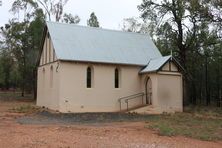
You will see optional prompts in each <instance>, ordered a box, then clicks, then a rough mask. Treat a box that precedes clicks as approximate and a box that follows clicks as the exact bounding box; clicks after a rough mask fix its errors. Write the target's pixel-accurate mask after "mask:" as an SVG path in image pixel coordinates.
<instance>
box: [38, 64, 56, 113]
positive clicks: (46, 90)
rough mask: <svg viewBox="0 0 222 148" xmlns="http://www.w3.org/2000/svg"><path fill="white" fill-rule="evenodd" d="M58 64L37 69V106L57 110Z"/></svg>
mask: <svg viewBox="0 0 222 148" xmlns="http://www.w3.org/2000/svg"><path fill="white" fill-rule="evenodd" d="M58 64H59V62H53V63H51V64H46V65H44V66H41V67H39V68H38V78H37V106H44V107H47V108H50V109H53V110H59V98H60V97H59V95H60V94H59V91H60V73H59V72H57V71H56V69H57V67H58ZM51 68H52V69H51ZM44 71H45V72H44ZM51 76H53V77H52V79H51ZM51 80H52V82H50V81H51Z"/></svg>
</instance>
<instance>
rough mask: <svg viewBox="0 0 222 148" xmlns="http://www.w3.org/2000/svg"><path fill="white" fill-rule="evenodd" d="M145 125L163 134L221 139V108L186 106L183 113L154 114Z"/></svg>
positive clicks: (213, 139)
mask: <svg viewBox="0 0 222 148" xmlns="http://www.w3.org/2000/svg"><path fill="white" fill-rule="evenodd" d="M146 127H147V128H150V129H154V130H156V131H157V132H158V134H159V135H163V136H174V135H181V136H187V137H192V138H196V139H201V140H208V141H217V140H222V108H211V107H188V108H186V109H185V112H184V113H176V114H168V115H159V116H154V117H153V118H152V119H151V120H149V121H147V126H146Z"/></svg>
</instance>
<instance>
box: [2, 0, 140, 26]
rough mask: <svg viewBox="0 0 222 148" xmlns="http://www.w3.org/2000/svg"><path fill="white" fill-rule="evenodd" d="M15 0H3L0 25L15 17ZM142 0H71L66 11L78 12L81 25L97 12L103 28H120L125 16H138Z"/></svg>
mask: <svg viewBox="0 0 222 148" xmlns="http://www.w3.org/2000/svg"><path fill="white" fill-rule="evenodd" d="M13 1H14V0H2V6H0V26H2V25H4V24H5V23H7V22H8V20H9V19H10V18H12V17H13V15H12V14H11V12H9V9H10V8H11V5H12V2H13ZM141 2H142V0H69V2H68V3H67V4H66V6H65V8H64V9H65V10H64V11H65V12H67V13H72V14H73V15H75V14H77V15H79V17H80V18H81V22H80V24H81V25H86V21H87V19H88V18H89V15H90V13H91V12H95V14H96V16H97V17H98V20H99V22H100V26H101V27H102V28H109V29H120V27H119V25H120V24H121V22H122V20H123V19H124V18H128V17H138V16H139V14H140V13H139V11H138V9H137V6H138V5H139V4H141Z"/></svg>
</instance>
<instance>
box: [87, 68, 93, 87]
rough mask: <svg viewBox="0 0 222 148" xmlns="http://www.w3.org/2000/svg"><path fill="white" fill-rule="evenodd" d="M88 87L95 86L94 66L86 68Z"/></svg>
mask: <svg viewBox="0 0 222 148" xmlns="http://www.w3.org/2000/svg"><path fill="white" fill-rule="evenodd" d="M86 88H87V89H90V88H93V67H92V66H88V67H87V69H86Z"/></svg>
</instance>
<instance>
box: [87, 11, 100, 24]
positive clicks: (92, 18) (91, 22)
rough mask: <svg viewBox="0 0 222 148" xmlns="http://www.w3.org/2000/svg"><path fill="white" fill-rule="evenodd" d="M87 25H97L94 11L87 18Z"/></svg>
mask: <svg viewBox="0 0 222 148" xmlns="http://www.w3.org/2000/svg"><path fill="white" fill-rule="evenodd" d="M87 25H88V26H90V27H99V22H98V19H97V17H96V15H95V13H94V12H92V13H91V14H90V18H89V19H88V20H87Z"/></svg>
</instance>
